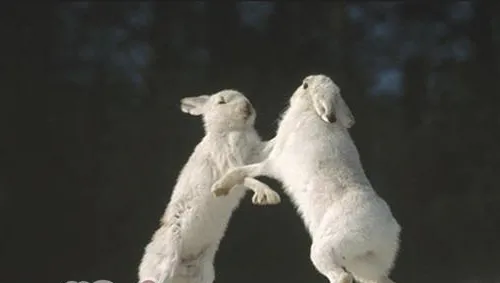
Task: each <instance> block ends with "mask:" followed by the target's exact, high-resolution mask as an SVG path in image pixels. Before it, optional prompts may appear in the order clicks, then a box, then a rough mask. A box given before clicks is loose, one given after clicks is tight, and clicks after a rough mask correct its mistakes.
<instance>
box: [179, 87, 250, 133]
mask: <svg viewBox="0 0 500 283" xmlns="http://www.w3.org/2000/svg"><path fill="white" fill-rule="evenodd" d="M181 110H182V112H184V113H188V114H191V115H194V116H199V115H202V116H203V122H204V124H205V129H206V131H231V130H243V129H245V128H248V127H253V126H254V123H255V118H256V113H255V110H254V108H253V106H252V104H251V103H250V101H249V100H248V99H247V98H246V97H245V95H243V94H242V93H241V92H239V91H236V90H232V89H226V90H222V91H219V92H217V93H215V94H212V95H200V96H196V97H185V98H183V99H181Z"/></svg>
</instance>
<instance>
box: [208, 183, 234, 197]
mask: <svg viewBox="0 0 500 283" xmlns="http://www.w3.org/2000/svg"><path fill="white" fill-rule="evenodd" d="M210 190H211V191H212V194H213V195H214V196H216V197H221V196H226V195H227V194H229V191H230V190H231V187H228V186H225V185H224V184H223V183H221V182H215V184H213V185H212V188H211V189H210Z"/></svg>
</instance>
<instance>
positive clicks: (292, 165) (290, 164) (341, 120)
mask: <svg viewBox="0 0 500 283" xmlns="http://www.w3.org/2000/svg"><path fill="white" fill-rule="evenodd" d="M353 124H354V117H353V116H352V114H351V111H350V110H349V108H348V107H347V105H346V104H345V102H344V101H343V99H342V97H341V96H340V89H339V88H338V87H337V86H336V85H335V83H334V82H333V81H332V80H331V79H330V78H328V77H327V76H324V75H315V76H309V77H307V78H305V79H304V81H303V84H302V85H301V86H300V87H299V88H297V90H296V91H295V93H294V94H293V95H292V97H291V99H290V107H289V108H288V109H287V111H286V112H285V113H284V115H283V117H282V120H281V122H280V125H279V128H278V130H277V134H276V137H275V139H274V141H273V142H274V147H273V149H272V150H271V152H270V155H269V157H268V158H267V159H266V160H264V161H263V162H261V163H256V164H252V165H247V166H243V167H239V168H235V169H232V170H230V171H229V172H228V173H227V174H226V175H225V176H224V177H223V178H222V179H220V180H219V181H217V182H216V183H215V184H214V186H213V187H212V192H214V194H215V195H224V194H226V193H228V192H229V190H230V189H231V188H232V186H234V185H235V184H239V183H240V182H241V180H243V179H244V178H245V177H255V176H258V175H265V176H268V177H272V178H275V179H278V180H280V181H281V182H282V183H283V185H284V188H285V191H286V192H287V194H288V195H290V197H291V198H292V200H293V201H294V203H295V204H296V206H297V208H298V211H299V213H300V214H301V216H302V218H303V220H304V223H305V225H306V227H307V229H308V230H309V232H310V234H311V237H312V246H311V254H310V256H311V261H312V262H313V264H314V266H315V267H316V269H317V270H318V271H319V272H320V273H322V274H323V275H324V276H326V277H327V278H328V279H329V281H330V283H346V282H351V281H352V279H353V278H352V277H354V278H355V279H356V280H357V281H360V282H363V283H368V282H371V283H389V282H392V281H391V280H390V279H389V277H388V275H389V273H390V271H391V269H392V267H393V264H394V261H395V258H396V255H397V252H398V250H399V233H400V230H401V228H400V226H399V224H398V223H397V221H396V220H395V219H394V217H393V215H392V212H391V210H390V208H389V206H388V205H387V203H386V202H385V201H384V200H383V199H381V198H380V197H379V196H378V195H377V193H376V192H375V191H374V190H373V189H372V186H371V184H370V182H369V180H368V178H367V177H366V175H365V172H364V170H363V167H362V165H361V162H360V159H359V154H358V151H357V149H356V146H355V144H354V142H353V140H352V139H351V137H350V135H349V133H348V130H347V129H348V128H350V127H351V126H352V125H353ZM346 271H347V272H346Z"/></svg>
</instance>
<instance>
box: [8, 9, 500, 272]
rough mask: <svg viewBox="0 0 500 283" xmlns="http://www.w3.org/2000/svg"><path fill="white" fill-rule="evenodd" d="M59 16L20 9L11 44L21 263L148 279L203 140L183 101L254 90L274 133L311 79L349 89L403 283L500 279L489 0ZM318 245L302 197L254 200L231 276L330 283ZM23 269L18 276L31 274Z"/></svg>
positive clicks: (358, 138)
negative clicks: (146, 256)
mask: <svg viewBox="0 0 500 283" xmlns="http://www.w3.org/2000/svg"><path fill="white" fill-rule="evenodd" d="M44 9H45V10H43V11H44V12H45V13H37V12H34V11H31V12H26V9H25V8H23V7H21V6H18V7H17V8H16V9H13V10H12V11H13V12H12V16H15V17H18V19H17V21H14V22H13V23H14V24H15V26H17V27H18V28H19V29H18V30H19V32H15V31H13V29H9V28H6V27H4V29H6V31H9V32H10V33H8V35H10V36H12V37H13V38H14V37H15V38H17V40H15V41H7V42H6V46H7V47H9V48H10V53H11V54H13V55H12V56H11V57H9V58H6V59H5V62H6V66H9V69H10V72H9V74H8V75H7V76H8V79H9V81H8V82H7V83H6V84H5V85H4V86H3V87H4V89H5V91H4V93H14V94H15V95H4V97H3V100H2V103H1V106H3V108H2V114H4V116H5V119H3V121H4V122H3V123H4V124H5V125H4V129H5V132H6V133H7V134H6V135H5V136H4V139H3V146H4V148H5V149H6V150H5V154H4V163H5V165H6V166H4V167H6V168H8V169H7V170H6V171H5V172H3V175H2V176H3V180H1V181H0V185H2V186H3V187H0V190H2V189H3V190H4V191H5V192H2V191H0V208H2V209H4V210H3V211H5V213H3V214H8V213H10V212H7V211H12V213H13V214H14V215H15V217H12V219H10V221H6V222H5V223H6V224H5V227H6V231H8V232H7V234H4V235H3V237H5V240H4V242H7V243H9V244H10V247H7V248H6V252H5V253H4V255H5V254H9V255H11V254H12V255H13V256H12V257H11V259H10V262H11V264H14V263H16V264H22V262H23V256H21V255H24V254H33V253H36V255H34V256H33V259H34V260H37V261H40V262H41V263H40V264H39V266H38V268H35V269H34V273H33V274H31V276H33V278H37V282H40V281H43V279H44V278H46V279H47V280H48V281H47V282H58V281H63V282H64V281H66V280H87V281H91V280H93V279H94V278H95V279H108V280H112V281H114V282H129V281H131V280H136V279H135V276H136V269H137V264H138V260H139V259H140V256H141V255H142V249H143V247H144V245H145V244H146V242H147V241H148V240H149V238H150V237H151V234H152V232H153V230H154V229H155V228H156V226H157V224H158V219H159V217H160V215H161V213H162V212H163V209H164V207H165V203H166V201H167V200H168V196H169V194H170V191H171V188H172V186H173V184H174V182H175V178H176V176H177V173H178V171H179V170H180V168H181V166H182V164H183V163H184V162H185V160H186V157H187V156H188V154H189V153H190V152H191V150H192V147H193V146H194V145H195V144H196V143H197V142H198V140H199V138H200V137H201V135H202V133H201V132H202V130H201V129H202V128H201V123H200V122H199V121H198V118H193V117H188V116H186V115H184V114H182V113H180V111H178V101H179V99H180V98H182V97H184V96H192V95H199V94H203V93H209V92H215V91H217V90H219V89H222V88H237V89H240V90H242V91H243V92H245V93H246V94H247V95H248V96H249V97H250V99H251V100H252V102H253V103H254V105H255V107H256V109H257V111H258V113H259V114H258V119H257V127H258V129H259V130H260V131H261V132H262V136H264V137H266V138H270V137H271V136H272V135H273V132H274V130H275V127H276V123H275V121H276V120H277V118H278V117H279V113H280V112H281V111H282V109H283V108H284V107H285V105H286V103H287V100H288V97H289V95H290V94H291V93H292V91H293V90H294V88H295V87H296V86H297V85H298V84H299V83H300V80H301V79H302V78H303V77H304V76H306V75H308V74H310V73H320V72H321V73H326V74H328V75H330V76H331V77H332V78H333V79H334V80H335V81H336V82H337V83H338V84H339V85H340V87H341V89H342V91H343V95H344V97H345V99H346V101H347V102H348V104H349V105H350V107H351V108H352V110H353V112H354V114H355V115H356V117H357V124H356V126H355V127H354V128H353V129H352V135H353V137H354V139H355V142H356V144H357V145H358V147H359V150H360V153H361V158H362V161H363V163H364V165H365V169H366V171H367V174H368V175H369V177H370V179H371V180H372V182H373V185H374V187H375V189H376V190H377V191H378V192H379V193H380V194H381V195H383V196H384V198H386V200H387V201H388V202H389V203H390V205H391V207H392V208H393V210H394V214H395V216H396V217H397V218H398V220H400V222H401V223H402V225H403V227H404V229H403V235H402V236H403V238H402V243H403V246H402V247H403V248H402V251H401V254H400V257H399V259H398V261H397V263H396V269H395V270H394V278H395V281H396V282H398V281H405V282H419V281H423V280H426V281H431V282H434V281H438V280H440V281H441V282H456V281H463V280H467V279H469V278H471V279H474V278H475V279H482V280H485V282H487V281H488V280H490V281H492V280H493V278H495V276H496V278H498V276H499V274H498V271H497V270H495V266H496V265H495V263H498V262H500V256H499V255H498V252H497V251H499V250H500V247H499V245H498V241H497V239H498V238H499V237H500V231H499V229H498V224H497V223H498V222H499V220H500V215H499V213H498V209H496V206H498V205H499V203H500V193H499V191H498V189H497V188H498V184H497V182H496V175H497V173H498V172H499V169H500V151H499V150H498V148H497V146H496V145H497V144H499V139H500V135H499V134H498V127H499V121H500V117H499V115H498V111H497V105H498V93H499V86H498V82H497V79H498V77H499V70H498V63H499V61H498V60H499V57H498V52H497V50H499V47H500V44H499V43H500V42H499V38H500V36H499V35H500V13H499V5H498V4H496V3H493V1H470V2H453V3H444V2H443V3H437V2H436V3H405V2H393V3H391V2H387V3H385V2H384V3H382V2H380V3H376V2H374V3H352V4H351V3H349V4H348V3H343V2H338V3H337V2H332V3H327V2H324V3H309V2H303V3H302V2H301V3H299V2H294V3H284V2H275V3H272V2H246V3H232V4H231V3H230V4H220V3H215V2H199V1H196V2H190V3H184V2H180V1H168V2H161V3H160V2H158V3H148V2H144V3H125V4H119V3H94V2H75V3H61V4H59V5H58V6H57V7H56V8H54V9H53V8H52V7H46V8H44ZM23 13H27V14H23ZM35 18H36V19H37V20H36V21H35V20H34V19H35ZM21 19H23V20H21ZM29 19H31V20H29ZM34 22H36V24H34ZM49 39H50V40H49ZM49 54H50V55H51V56H48V55H49ZM50 60H52V61H50ZM40 66H46V67H48V68H45V69H43V68H41V67H40ZM47 69H50V72H47ZM181 145H182V146H181ZM27 176H30V177H29V178H28V177H27ZM269 182H270V184H273V186H278V184H277V183H276V182H273V181H269ZM27 196H30V197H27ZM2 198H3V199H4V200H3V201H2ZM18 202H19V203H22V202H24V203H25V204H24V205H22V206H21V210H18V207H16V206H15V205H13V203H18ZM33 218H35V219H37V220H36V221H35V222H37V223H35V224H30V225H25V223H30V222H33ZM38 219H41V220H38ZM278 222H279V223H278ZM33 230H35V231H33ZM13 235H21V236H18V237H17V238H16V237H14V236H13ZM33 235H36V238H37V239H40V242H41V243H42V244H39V242H36V243H33V240H31V238H30V237H32V236H33ZM21 242H24V243H25V244H19V243H21ZM257 246H258V247H259V248H255V247H257ZM308 249H309V239H308V235H307V234H306V232H305V230H304V228H303V226H302V224H301V222H300V219H299V218H298V216H297V215H296V214H295V212H294V209H293V207H292V205H291V204H290V202H289V201H288V200H285V201H284V203H283V204H282V205H280V206H277V207H273V208H266V209H258V208H255V207H253V206H251V205H250V204H249V201H248V200H245V201H244V202H243V203H242V207H241V209H239V210H238V211H236V212H235V215H234V217H233V221H232V222H231V225H230V228H229V230H228V234H227V236H226V238H225V240H224V241H223V245H222V246H221V250H220V252H219V256H218V258H217V270H218V275H217V280H218V281H220V282H225V281H234V280H240V281H241V280H244V281H245V280H246V281H248V282H250V281H256V280H258V281H263V282H265V281H275V280H280V281H287V282H299V281H300V282H302V281H305V280H309V281H310V280H313V279H315V280H322V279H321V278H322V277H321V276H320V275H318V274H317V272H316V271H315V270H314V268H313V267H312V266H311V265H310V263H309V256H308V253H309V250H308ZM269 251H273V252H271V253H272V254H267V253H269ZM263 252H266V254H265V255H264V254H262V253H263ZM291 254H293V256H290V255H291ZM75 255H77V256H75ZM45 258H46V260H43V259H45ZM265 263H266V264H267V265H266V264H265ZM265 266H269V267H265ZM9 271H11V272H12V276H10V274H7V279H6V280H8V281H9V282H21V281H22V282H31V281H33V280H31V281H30V280H29V279H27V278H28V276H30V275H25V272H24V274H23V272H22V271H19V270H16V269H14V268H12V269H10V270H9ZM24 271H25V270H24ZM19 274H23V275H22V276H24V277H15V276H19ZM241 274H245V278H241ZM16 278H17V279H19V280H21V279H23V280H21V281H16ZM24 279H26V280H24ZM323 280H324V279H323ZM33 282H34V281H33Z"/></svg>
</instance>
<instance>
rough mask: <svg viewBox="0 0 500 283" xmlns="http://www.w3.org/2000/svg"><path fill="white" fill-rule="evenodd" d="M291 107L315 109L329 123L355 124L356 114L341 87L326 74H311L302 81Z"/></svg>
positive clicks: (348, 125) (349, 125) (350, 125)
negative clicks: (349, 105) (348, 104)
mask: <svg viewBox="0 0 500 283" xmlns="http://www.w3.org/2000/svg"><path fill="white" fill-rule="evenodd" d="M290 106H291V107H300V108H304V109H311V110H314V111H315V112H316V113H317V114H318V115H319V116H320V117H321V119H322V120H323V121H325V122H327V123H335V122H339V123H340V124H341V125H342V126H343V127H345V128H350V127H352V126H353V125H354V123H355V120H354V116H353V115H352V113H351V110H350V109H349V107H348V106H347V104H346V103H345V102H344V99H342V96H341V95H340V88H339V87H338V86H337V85H336V84H335V83H334V82H333V81H332V80H331V79H330V78H329V77H327V76H325V75H311V76H308V77H306V78H305V79H304V80H303V81H302V85H301V86H299V87H298V88H297V90H296V91H295V92H294V94H293V95H292V97H291V99H290Z"/></svg>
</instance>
